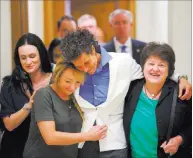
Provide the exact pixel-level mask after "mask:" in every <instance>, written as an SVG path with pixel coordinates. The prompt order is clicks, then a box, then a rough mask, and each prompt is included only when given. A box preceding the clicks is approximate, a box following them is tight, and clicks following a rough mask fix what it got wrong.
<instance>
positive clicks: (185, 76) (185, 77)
mask: <svg viewBox="0 0 193 158" xmlns="http://www.w3.org/2000/svg"><path fill="white" fill-rule="evenodd" d="M181 78H184V79H186V80H188V76H187V75H180V76H179V77H178V80H179V79H181Z"/></svg>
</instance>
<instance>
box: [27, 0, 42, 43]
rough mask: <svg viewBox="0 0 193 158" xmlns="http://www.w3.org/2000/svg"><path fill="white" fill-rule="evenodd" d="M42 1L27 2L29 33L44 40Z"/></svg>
mask: <svg viewBox="0 0 193 158" xmlns="http://www.w3.org/2000/svg"><path fill="white" fill-rule="evenodd" d="M43 16H44V14H43V1H31V0H29V1H28V19H29V26H28V28H29V32H31V33H34V34H36V35H37V36H39V37H40V38H41V39H42V40H43V39H44V17H43Z"/></svg>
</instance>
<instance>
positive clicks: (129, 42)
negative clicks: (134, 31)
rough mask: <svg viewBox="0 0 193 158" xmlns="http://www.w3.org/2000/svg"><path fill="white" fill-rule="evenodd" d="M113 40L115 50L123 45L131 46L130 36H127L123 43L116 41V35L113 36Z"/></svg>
mask: <svg viewBox="0 0 193 158" xmlns="http://www.w3.org/2000/svg"><path fill="white" fill-rule="evenodd" d="M113 41H114V43H115V47H116V50H119V49H120V48H121V46H123V45H125V46H127V47H128V48H131V37H129V38H128V39H127V41H126V42H125V43H124V44H121V43H120V42H119V41H117V39H116V37H114V38H113ZM117 48H118V49H117Z"/></svg>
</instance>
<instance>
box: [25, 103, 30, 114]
mask: <svg viewBox="0 0 193 158" xmlns="http://www.w3.org/2000/svg"><path fill="white" fill-rule="evenodd" d="M23 109H24V110H26V111H28V112H30V111H31V108H29V107H28V103H25V104H24V106H23Z"/></svg>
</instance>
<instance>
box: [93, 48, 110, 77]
mask: <svg viewBox="0 0 193 158" xmlns="http://www.w3.org/2000/svg"><path fill="white" fill-rule="evenodd" d="M100 49H101V61H100V64H99V66H98V68H97V69H96V73H98V72H100V71H101V70H102V68H103V66H105V65H106V64H107V63H108V62H109V61H110V60H111V59H112V57H111V56H110V55H109V53H108V52H107V51H106V50H105V49H104V48H103V47H101V46H100Z"/></svg>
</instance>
